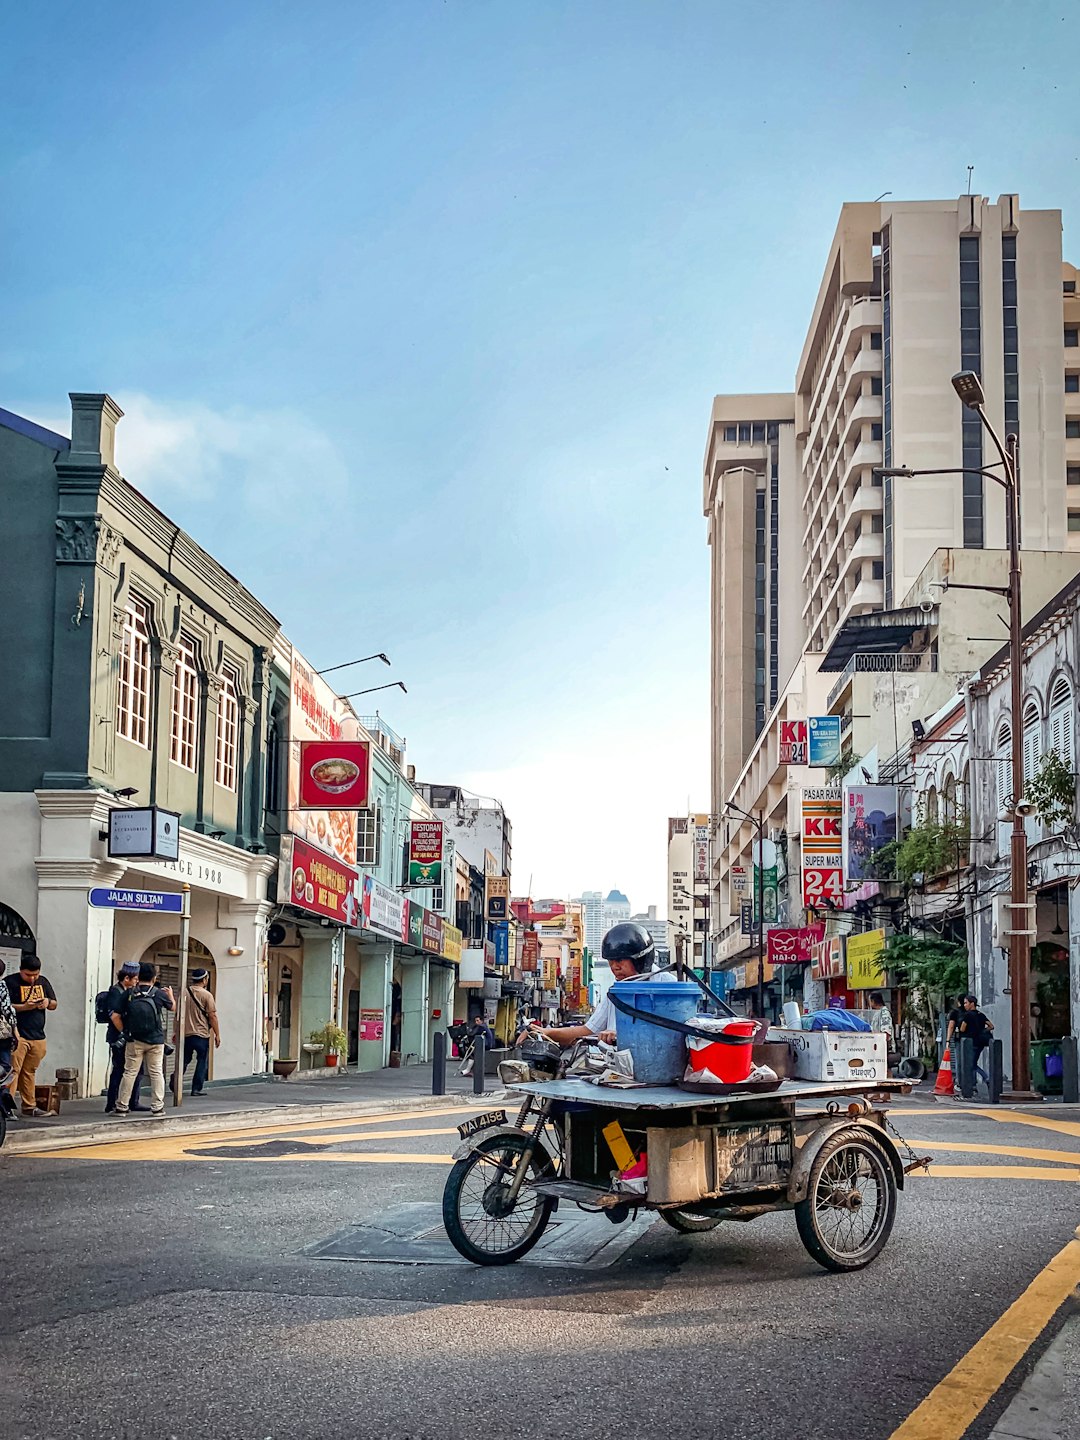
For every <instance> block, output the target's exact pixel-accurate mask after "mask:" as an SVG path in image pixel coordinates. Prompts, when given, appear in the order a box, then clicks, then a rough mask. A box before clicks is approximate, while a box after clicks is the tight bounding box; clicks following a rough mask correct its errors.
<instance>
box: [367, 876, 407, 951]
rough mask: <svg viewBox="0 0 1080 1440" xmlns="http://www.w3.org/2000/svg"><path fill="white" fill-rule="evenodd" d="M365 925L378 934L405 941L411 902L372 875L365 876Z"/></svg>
mask: <svg viewBox="0 0 1080 1440" xmlns="http://www.w3.org/2000/svg"><path fill="white" fill-rule="evenodd" d="M363 925H364V929H365V930H374V931H375V933H376V934H377V935H387V936H389V938H390V939H391V940H401V941H402V942H405V941H407V940H408V938H409V902H408V901H407V900H406V899H405V897H404V895H399V894H398V892H397V891H396V890H391V889H390V887H389V886H388V885H382V884H380V882H379V881H378V880H376V879H375V877H374V876H372V875H365V876H364V888H363Z"/></svg>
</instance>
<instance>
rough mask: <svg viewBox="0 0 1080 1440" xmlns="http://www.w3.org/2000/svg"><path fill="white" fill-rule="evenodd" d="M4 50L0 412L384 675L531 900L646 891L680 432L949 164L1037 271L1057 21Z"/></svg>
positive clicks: (520, 7)
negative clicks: (877, 212)
mask: <svg viewBox="0 0 1080 1440" xmlns="http://www.w3.org/2000/svg"><path fill="white" fill-rule="evenodd" d="M976 20H977V23H976ZM4 30H5V43H4V47H3V53H2V55H0V179H2V193H3V196H4V205H3V210H4V217H3V220H2V222H0V224H2V231H0V245H2V247H3V250H2V253H3V264H4V269H5V272H6V275H5V278H6V282H7V283H6V285H5V297H4V322H3V325H2V327H0V405H2V406H4V407H6V408H8V409H12V410H16V411H19V412H21V413H24V414H29V415H31V416H33V417H34V418H37V419H42V420H44V421H46V422H51V423H53V424H66V421H65V410H66V395H67V392H68V391H70V390H100V389H106V390H109V391H110V392H111V393H113V394H114V395H115V396H116V397H117V398H118V399H119V400H120V403H121V404H123V405H124V406H125V409H126V410H127V412H128V416H127V418H126V419H125V420H124V421H123V422H122V424H121V430H120V446H119V449H120V454H119V461H120V466H121V469H122V470H123V471H124V473H125V474H126V475H127V476H128V478H129V479H130V480H131V481H132V483H133V484H135V485H136V486H138V487H139V488H140V489H142V490H144V491H145V492H146V493H147V494H149V495H150V496H151V497H152V498H153V499H154V500H155V501H156V502H157V503H158V504H160V505H161V506H162V507H163V508H164V509H166V510H167V511H168V512H169V513H170V514H171V515H173V516H174V518H176V519H177V520H178V521H179V522H180V523H181V524H183V525H184V526H185V527H186V528H187V529H188V530H190V531H191V533H192V534H193V535H194V536H195V537H196V539H198V540H200V541H201V542H202V543H203V544H204V545H206V546H207V547H208V548H209V549H210V550H212V551H213V552H214V553H215V554H216V555H217V556H218V557H219V558H220V559H221V560H222V561H223V563H225V564H226V565H227V566H228V567H229V568H230V569H232V570H233V571H234V572H235V573H237V574H238V575H239V576H240V577H241V578H242V579H243V580H244V581H245V582H246V583H247V584H248V585H249V586H250V588H251V589H253V590H254V591H256V593H257V594H258V595H259V596H260V598H261V599H262V600H263V601H264V602H265V603H267V604H268V605H269V606H270V608H271V609H272V610H274V611H275V612H276V613H277V615H278V616H279V617H280V618H281V621H282V623H283V625H284V626H285V628H286V630H287V632H288V633H289V634H290V636H291V637H292V638H293V639H294V640H295V642H296V643H297V644H298V645H299V647H300V648H301V649H302V650H303V651H304V652H305V653H306V654H307V655H308V656H309V657H310V658H311V659H312V660H313V661H314V662H315V663H316V664H317V665H320V666H325V665H330V664H333V663H334V662H336V661H339V660H345V659H349V658H351V657H352V656H354V655H361V654H366V653H368V652H370V651H372V650H381V649H385V650H386V651H388V652H389V654H390V655H391V656H392V658H393V660H394V662H395V669H394V672H393V674H394V675H395V676H400V677H401V678H402V679H403V680H404V681H405V682H406V684H407V685H408V687H409V694H408V696H403V695H401V694H400V692H392V694H393V698H392V699H390V700H388V701H387V703H386V706H385V711H384V713H385V714H386V715H387V718H388V719H389V720H390V721H391V723H392V724H393V725H394V726H395V728H397V729H398V730H399V731H401V732H402V733H404V734H405V735H406V736H407V738H408V741H409V752H410V759H412V760H413V761H414V762H415V763H416V765H417V768H418V772H419V774H420V775H421V776H423V777H425V778H430V779H433V780H437V781H461V782H463V783H465V784H467V785H472V786H473V787H475V788H478V789H480V790H482V791H483V792H484V793H488V794H495V795H498V796H499V797H500V798H501V799H502V800H503V801H504V802H505V804H506V805H507V808H508V810H509V811H510V814H511V817H512V820H513V822H514V833H515V875H514V888H515V890H519V891H520V890H522V889H523V888H524V887H525V885H526V884H527V882H528V880H529V877H530V875H531V876H532V888H533V893H534V894H536V895H542V894H560V893H561V894H565V893H569V892H573V893H576V892H577V891H578V890H579V889H581V888H589V889H592V888H604V889H605V890H606V889H607V888H609V887H610V886H612V885H618V886H619V887H620V888H621V889H623V890H625V891H626V892H627V893H628V894H629V895H630V898H631V900H632V902H633V903H634V904H635V905H645V904H647V903H649V902H650V901H658V902H659V903H660V904H661V905H662V904H663V888H664V863H665V858H664V857H665V842H666V830H665V825H664V819H665V816H667V815H668V814H669V813H678V812H680V811H683V810H685V807H686V805H687V801H688V800H689V801H690V802H691V803H692V805H694V806H695V807H697V806H701V807H702V808H705V806H706V805H707V799H708V742H707V736H708V610H707V603H708V590H707V575H708V564H707V559H708V557H707V550H706V546H705V537H704V523H703V520H702V518H701V514H700V511H701V505H700V463H701V454H702V451H703V447H704V441H705V433H706V423H707V418H708V413H709V405H710V402H711V397H712V395H713V394H714V393H715V392H717V391H725V390H755V389H760V390H781V389H785V388H787V387H788V386H789V385H790V384H791V381H792V376H793V372H794V366H795V362H796V359H797V356H798V353H799V350H800V348H801V345H802V340H803V334H804V329H805V325H806V322H807V320H808V318H809V314H810V310H811V308H812V305H813V300H814V296H815V294H816V290H817V285H818V281H819V278H820V273H821V267H822V264H823V261H824V258H825V254H826V252H827V249H828V244H829V241H830V239H831V235H832V231H833V227H834V225H835V222H836V217H837V212H838V210H839V206H840V204H841V203H842V202H843V201H844V200H848V199H851V200H855V199H873V198H874V197H875V196H877V195H879V194H880V193H881V192H882V191H886V190H891V191H892V192H893V194H894V195H895V196H897V197H899V198H912V199H915V198H928V197H938V196H953V195H956V194H959V193H961V192H962V191H963V190H964V189H965V188H966V183H967V171H966V166H967V165H969V164H973V165H974V166H975V174H974V187H975V189H976V190H978V191H981V192H984V193H987V194H990V195H992V196H995V197H996V196H997V195H998V194H999V193H1000V192H1002V191H1008V190H1016V191H1019V193H1020V195H1021V199H1022V203H1023V204H1024V205H1025V206H1026V207H1028V208H1033V207H1040V206H1050V207H1061V208H1062V209H1063V211H1064V222H1065V241H1066V253H1067V254H1069V255H1071V256H1072V257H1073V258H1075V256H1076V255H1077V254H1078V253H1080V230H1078V226H1077V216H1076V214H1075V210H1076V205H1077V181H1078V178H1080V163H1078V151H1080V139H1078V138H1077V137H1078V135H1080V125H1078V121H1080V105H1078V102H1077V98H1076V87H1075V57H1076V54H1077V46H1078V41H1080V12H1078V11H1077V10H1076V8H1075V7H1073V6H1068V7H1067V6H1066V5H1065V3H1064V0H1059V3H1057V4H1046V3H1042V0H1027V3H1023V4H1020V3H1016V4H1002V3H992V0H988V3H984V4H983V5H981V6H980V7H978V8H977V9H976V8H973V7H972V6H971V5H969V4H962V3H952V4H936V5H933V4H923V3H909V4H905V5H903V6H894V7H890V8H885V9H882V8H875V7H869V6H866V5H865V4H849V3H846V0H838V3H833V4H806V3H804V4H797V5H795V4H788V3H777V4H772V5H769V6H754V5H750V4H740V5H734V4H720V3H712V4H705V3H678V0H672V3H664V4H661V3H640V0H620V3H614V0H577V3H542V4H541V3H529V0H501V3H471V0H447V3H441V0H440V3H434V4H433V3H427V0H398V3H377V0H368V3H360V4H357V3H352V4H340V3H322V0H308V3H304V4H300V3H299V0H297V3H292V4H284V3H271V0H261V3H258V4H248V3H242V0H229V3H228V4H226V5H222V4H220V3H218V4H214V5H210V4H202V3H197V0H196V3H188V4H186V5H184V6H169V5H140V4H136V3H134V0H131V3H124V4H116V3H109V0H98V3H96V4H94V5H92V6H91V5H86V4H82V3H80V4H69V3H60V0H50V3H49V4H48V5H37V6H29V5H26V6H9V7H8V8H7V10H6V12H5V23H4ZM1073 237H1075V238H1074V239H1073ZM1070 239H1073V244H1072V247H1071V249H1070ZM354 673H355V675H356V679H355V681H354V682H353V683H354V684H355V685H356V687H357V688H359V686H360V685H361V684H363V683H365V682H366V683H368V684H376V683H378V682H379V681H381V680H383V679H384V678H386V677H387V674H388V672H385V671H383V670H382V667H377V668H376V667H372V666H367V667H362V668H361V669H360V670H358V671H356V672H354ZM369 677H370V678H369ZM376 698H378V697H376ZM361 703H362V702H361Z"/></svg>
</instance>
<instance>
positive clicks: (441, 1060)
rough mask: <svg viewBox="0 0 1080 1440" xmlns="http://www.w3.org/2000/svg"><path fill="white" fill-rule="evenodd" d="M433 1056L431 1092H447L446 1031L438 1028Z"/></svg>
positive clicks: (443, 1093) (440, 1093) (434, 1093)
mask: <svg viewBox="0 0 1080 1440" xmlns="http://www.w3.org/2000/svg"><path fill="white" fill-rule="evenodd" d="M432 1050H433V1053H432V1057H431V1093H432V1094H433V1095H445V1094H446V1031H445V1030H436V1031H435V1039H434V1042H433V1045H432Z"/></svg>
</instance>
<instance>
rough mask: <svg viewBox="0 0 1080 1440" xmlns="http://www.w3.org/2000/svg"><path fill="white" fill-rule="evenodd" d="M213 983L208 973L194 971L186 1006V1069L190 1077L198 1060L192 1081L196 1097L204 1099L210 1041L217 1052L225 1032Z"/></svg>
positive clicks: (193, 1093)
mask: <svg viewBox="0 0 1080 1440" xmlns="http://www.w3.org/2000/svg"><path fill="white" fill-rule="evenodd" d="M209 979H210V972H209V971H208V970H192V972H191V984H190V985H189V986H188V992H187V1004H186V1005H185V1006H184V1067H183V1072H182V1073H186V1071H187V1067H188V1065H189V1064H190V1063H191V1057H192V1056H194V1057H195V1074H194V1075H193V1076H192V1079H191V1093H192V1095H202V1094H204V1093H205V1090H206V1075H207V1071H208V1070H209V1068H210V1041H211V1039H213V1041H214V1048H215V1050H216V1049H217V1047H218V1046H219V1045H220V1044H221V1030H220V1028H219V1026H218V1017H217V1002H216V1001H215V999H214V997H213V995H211V993H210V991H209V989H208V988H207V982H208V981H209Z"/></svg>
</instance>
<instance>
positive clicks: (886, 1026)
mask: <svg viewBox="0 0 1080 1440" xmlns="http://www.w3.org/2000/svg"><path fill="white" fill-rule="evenodd" d="M870 1009H871V1012H872V1013H871V1016H870V1029H871V1031H872V1032H873V1033H874V1034H875V1035H884V1036H885V1069H886V1072H888V1071H890V1070H891V1069H892V1067H893V1066H894V1065H895V1064H896V1062H897V1060H899V1058H900V1055H899V1052H898V1051H897V1048H896V1027H895V1026H894V1024H893V1017H892V1011H891V1010H890V1009H889V1007H888V1006H887V1005H886V1004H885V996H884V995H882V993H881V991H880V990H875V991H874V992H873V994H872V995H871V996H870Z"/></svg>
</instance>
